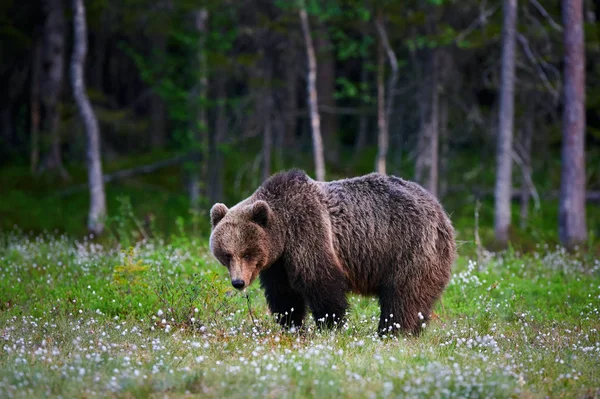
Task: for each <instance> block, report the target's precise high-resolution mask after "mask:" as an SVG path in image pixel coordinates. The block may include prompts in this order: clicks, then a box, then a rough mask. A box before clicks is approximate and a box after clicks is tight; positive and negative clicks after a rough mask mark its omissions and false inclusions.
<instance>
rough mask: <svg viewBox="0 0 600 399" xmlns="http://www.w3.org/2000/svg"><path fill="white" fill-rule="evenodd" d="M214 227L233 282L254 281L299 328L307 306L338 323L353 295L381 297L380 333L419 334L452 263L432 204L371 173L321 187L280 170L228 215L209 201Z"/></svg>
mask: <svg viewBox="0 0 600 399" xmlns="http://www.w3.org/2000/svg"><path fill="white" fill-rule="evenodd" d="M211 224H212V232H211V237H210V247H211V251H212V252H213V254H214V255H215V257H216V258H217V259H218V260H219V261H220V262H221V263H222V264H223V265H225V266H226V267H227V268H228V269H229V272H230V275H231V278H232V281H234V280H236V281H240V280H242V281H243V283H242V282H241V281H240V285H241V284H243V287H246V286H248V285H250V284H251V283H252V282H253V281H254V279H255V278H256V277H258V276H260V281H261V285H262V287H263V288H264V290H265V296H266V299H267V303H268V305H269V307H270V309H271V311H272V312H273V313H276V314H279V315H281V316H282V317H281V319H280V323H281V324H282V325H284V326H289V325H291V324H294V325H296V326H299V325H301V324H302V321H303V319H304V317H305V314H306V307H308V308H310V310H311V312H312V314H313V317H314V318H315V321H316V322H317V324H318V325H320V326H321V325H325V326H333V325H338V326H339V325H341V323H342V322H343V320H344V316H345V314H346V310H347V308H348V302H347V300H346V294H347V293H348V292H355V293H358V294H362V295H376V296H378V298H379V303H380V306H381V316H380V322H379V329H378V331H379V333H387V332H396V331H402V332H405V333H410V334H418V333H419V332H420V331H421V328H422V324H423V323H426V322H427V321H428V320H429V318H430V314H431V312H432V308H433V305H434V304H435V302H436V301H437V299H438V298H439V297H440V295H441V294H442V292H443V291H444V289H445V288H446V286H447V284H448V282H449V280H450V275H451V267H452V264H453V262H454V259H455V257H456V244H455V240H454V229H453V227H452V224H451V223H450V220H449V218H448V216H447V215H446V213H445V211H444V209H443V208H442V206H441V205H440V203H439V202H438V201H437V199H436V198H435V197H434V196H433V195H431V194H430V193H429V192H428V191H426V190H425V189H424V188H422V187H421V186H419V185H418V184H416V183H413V182H410V181H406V180H403V179H400V178H398V177H394V176H387V175H381V174H377V173H371V174H369V175H365V176H361V177H356V178H349V179H343V180H337V181H331V182H319V181H315V180H313V179H311V178H310V177H308V176H307V175H306V174H305V173H304V172H303V171H299V170H291V171H287V172H282V173H279V174H276V175H274V176H272V177H271V178H269V179H268V180H266V181H265V182H264V183H263V184H262V185H261V186H260V187H259V188H258V189H257V190H256V191H255V192H254V193H253V194H252V195H251V196H250V197H249V198H247V199H245V200H244V201H242V202H240V203H239V204H237V205H236V206H234V207H232V208H231V209H227V207H226V206H225V205H223V204H215V205H214V206H213V208H212V209H211ZM239 288H241V287H239ZM292 309H293V311H292ZM286 312H287V314H286Z"/></svg>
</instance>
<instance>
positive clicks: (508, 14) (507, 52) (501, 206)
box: [494, 0, 517, 247]
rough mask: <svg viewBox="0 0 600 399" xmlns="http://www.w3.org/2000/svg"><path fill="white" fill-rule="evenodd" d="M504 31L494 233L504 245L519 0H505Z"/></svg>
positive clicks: (507, 223) (508, 211) (508, 215)
mask: <svg viewBox="0 0 600 399" xmlns="http://www.w3.org/2000/svg"><path fill="white" fill-rule="evenodd" d="M503 7H504V8H503V11H504V22H503V32H502V67H501V81H500V108H499V113H498V146H497V149H496V188H495V193H494V196H495V221H494V228H495V235H496V242H497V244H498V245H500V246H501V247H505V246H506V245H507V243H508V233H509V228H510V224H511V209H510V199H511V193H512V142H513V120H514V101H515V100H514V92H515V39H516V25H517V0H504V6H503Z"/></svg>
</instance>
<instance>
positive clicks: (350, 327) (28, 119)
mask: <svg viewBox="0 0 600 399" xmlns="http://www.w3.org/2000/svg"><path fill="white" fill-rule="evenodd" d="M598 13H600V1H597V0H544V1H542V0H520V1H519V0H502V1H500V0H465V1H457V0H426V1H412V0H411V1H403V2H401V1H391V0H371V1H368V0H360V1H359V0H322V1H315V0H288V1H286V0H246V1H231V0H221V1H215V0H195V1H194V0H157V1H152V2H151V1H147V0H122V1H114V0H87V1H86V0H68V1H67V0H42V1H28V2H24V3H20V2H17V1H14V0H3V1H2V2H0V21H1V22H0V86H1V87H4V88H5V89H4V90H2V92H1V93H0V337H2V341H0V342H2V344H1V345H2V347H1V348H2V349H1V350H0V396H2V397H10V398H12V397H32V396H33V397H38V396H51V397H54V396H57V397H64V396H68V397H70V396H107V395H108V396H111V395H112V396H119V397H121V396H136V397H146V396H152V395H158V394H162V395H164V396H169V397H171V396H172V397H180V396H186V395H189V394H192V395H203V396H207V397H223V396H227V397H247V396H263V397H264V396H268V397H389V396H392V397H528V398H529V397H586V398H588V397H589V398H595V397H600V376H599V375H597V373H596V372H595V369H596V368H597V364H598V362H600V332H599V331H600V323H599V321H598V320H600V317H599V315H600V314H599V310H598V309H599V308H600V245H599V244H600V242H599V241H598V237H599V235H600V208H599V204H600V162H599V160H600V107H599V106H598V105H600V91H598V90H595V89H596V88H597V87H600V68H598V66H597V65H600V31H599V30H598V28H599V27H600V25H599V23H598V21H597V18H598V17H599V16H598ZM597 61H598V62H597ZM291 168H299V169H303V170H305V171H306V172H307V173H308V174H309V176H311V177H312V178H313V179H315V180H319V181H332V180H336V179H343V178H349V177H355V176H361V175H364V174H368V173H371V172H379V173H382V174H389V175H394V176H398V177H401V178H404V179H407V180H412V181H415V182H417V183H419V184H420V185H422V186H423V187H424V188H425V189H426V190H428V191H429V192H430V193H431V194H433V195H434V196H435V197H437V198H438V199H439V201H440V202H441V204H442V205H443V207H444V209H445V210H446V212H447V213H448V215H449V218H450V220H451V221H452V223H453V225H454V228H455V230H456V242H457V245H458V252H459V257H458V259H457V261H456V262H455V265H454V266H453V277H452V280H451V281H450V284H449V285H448V287H447V289H446V291H445V293H444V295H443V297H442V299H441V300H440V301H439V303H438V304H437V305H436V308H435V311H434V313H433V315H432V320H431V324H430V325H428V326H427V328H426V330H427V331H426V333H425V334H424V335H423V336H421V337H402V336H399V337H390V338H386V339H381V338H379V337H377V334H375V326H376V320H377V318H378V317H379V315H378V311H379V307H378V303H377V298H365V297H360V296H356V295H351V296H350V299H349V301H350V304H351V309H352V310H351V313H350V315H349V318H348V322H347V324H345V325H344V326H343V328H341V330H340V331H336V332H330V331H321V330H319V329H318V328H316V327H315V324H314V323H313V324H310V323H309V324H308V325H307V329H306V330H304V331H301V332H295V331H294V332H289V331H283V330H280V328H279V326H278V325H277V323H276V322H275V321H274V319H273V315H271V314H269V312H268V308H267V305H266V303H265V298H264V295H263V294H262V291H261V287H260V284H258V283H255V284H254V285H252V286H250V287H248V288H247V289H245V290H244V291H243V292H237V291H233V290H232V289H231V286H230V282H229V280H228V275H227V270H226V269H225V268H223V267H222V266H221V265H220V264H219V263H218V261H217V260H216V259H215V258H214V256H213V255H212V254H211V253H210V250H209V248H208V238H209V235H210V228H211V225H210V216H209V211H210V209H211V207H212V205H213V204H215V203H218V202H221V203H225V204H227V205H228V206H233V205H234V204H236V203H237V202H239V201H241V200H243V199H244V198H246V197H248V196H249V195H251V194H252V193H253V192H254V190H255V189H256V188H257V187H258V186H259V185H260V184H261V183H262V182H263V181H265V180H266V179H268V178H269V177H270V176H272V175H273V174H275V173H277V172H279V171H284V170H289V169H291Z"/></svg>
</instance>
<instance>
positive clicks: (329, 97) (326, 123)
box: [315, 23, 340, 164]
mask: <svg viewBox="0 0 600 399" xmlns="http://www.w3.org/2000/svg"><path fill="white" fill-rule="evenodd" d="M315 52H316V56H317V85H316V87H317V95H318V96H319V106H326V107H330V108H333V107H335V97H334V93H335V56H334V54H333V45H332V43H331V40H330V39H329V32H328V31H327V27H326V26H325V25H324V24H322V23H318V24H317V27H316V29H315ZM337 130H338V124H337V115H335V114H334V113H331V112H323V113H322V114H321V133H322V135H323V145H324V147H325V148H326V149H327V151H326V153H325V158H326V159H327V161H329V162H332V163H333V164H338V163H339V161H340V141H339V135H338V131H337Z"/></svg>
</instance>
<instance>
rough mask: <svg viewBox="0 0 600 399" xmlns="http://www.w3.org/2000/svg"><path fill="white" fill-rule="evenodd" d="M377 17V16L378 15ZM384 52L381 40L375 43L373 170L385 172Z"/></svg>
mask: <svg viewBox="0 0 600 399" xmlns="http://www.w3.org/2000/svg"><path fill="white" fill-rule="evenodd" d="M378 18H379V16H378ZM385 110H386V108H385V54H384V52H383V44H382V43H381V40H380V41H379V43H378V44H377V128H378V130H379V131H378V133H377V161H376V163H375V170H376V171H377V172H378V173H381V174H385V173H386V170H385V169H386V168H385V167H386V158H387V151H388V141H389V137H388V128H387V118H386V115H385V113H386V112H385Z"/></svg>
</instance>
